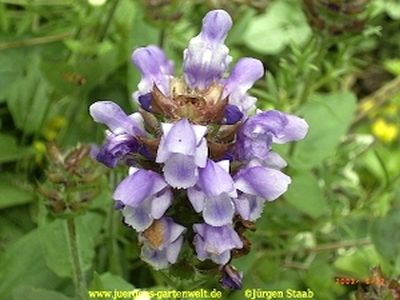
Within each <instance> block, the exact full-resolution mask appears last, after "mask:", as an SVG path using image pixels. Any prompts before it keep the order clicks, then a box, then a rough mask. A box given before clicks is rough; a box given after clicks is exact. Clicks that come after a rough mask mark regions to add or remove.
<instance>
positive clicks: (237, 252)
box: [232, 235, 251, 258]
mask: <svg viewBox="0 0 400 300" xmlns="http://www.w3.org/2000/svg"><path fill="white" fill-rule="evenodd" d="M240 239H241V240H242V242H243V247H242V248H241V249H233V250H232V257H233V258H237V257H241V256H244V255H247V254H249V252H250V249H251V242H250V240H249V239H248V238H247V237H245V236H243V235H240Z"/></svg>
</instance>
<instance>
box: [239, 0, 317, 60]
mask: <svg viewBox="0 0 400 300" xmlns="http://www.w3.org/2000/svg"><path fill="white" fill-rule="evenodd" d="M310 35H311V29H310V27H309V26H308V24H307V21H306V19H305V17H304V14H303V12H302V9H301V7H300V2H299V1H283V0H281V1H275V2H273V3H272V4H271V5H270V6H269V8H268V10H267V11H266V13H265V14H263V15H260V16H257V17H255V18H253V21H252V22H251V23H250V24H249V26H248V28H247V30H246V31H245V33H244V40H245V43H246V45H247V46H249V47H250V48H252V49H253V50H255V51H257V52H260V53H263V54H276V53H279V52H280V51H282V50H283V49H284V48H285V47H286V46H287V45H288V44H289V43H291V42H293V43H294V44H296V45H302V44H304V43H305V42H306V41H307V40H308V39H309V37H310Z"/></svg>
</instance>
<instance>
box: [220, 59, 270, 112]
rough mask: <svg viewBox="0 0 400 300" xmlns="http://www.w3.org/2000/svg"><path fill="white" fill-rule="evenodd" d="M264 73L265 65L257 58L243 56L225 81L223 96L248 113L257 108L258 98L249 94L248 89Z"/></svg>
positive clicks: (231, 103)
mask: <svg viewBox="0 0 400 300" xmlns="http://www.w3.org/2000/svg"><path fill="white" fill-rule="evenodd" d="M263 75H264V66H263V65H262V63H261V62H260V61H259V60H258V59H255V58H250V57H244V58H241V59H240V60H239V61H238V62H237V64H236V65H235V67H234V68H233V69H232V71H231V73H230V75H229V77H228V78H227V79H226V81H225V85H224V93H223V95H222V97H223V98H225V97H228V99H229V104H230V105H235V106H236V107H238V109H239V110H240V111H241V112H243V113H245V114H248V113H249V112H250V111H251V110H254V109H255V103H256V101H257V99H256V98H255V97H252V96H249V95H248V94H247V91H248V90H249V89H250V88H251V87H252V86H253V84H254V82H256V81H257V80H258V79H260V78H261V77H262V76H263Z"/></svg>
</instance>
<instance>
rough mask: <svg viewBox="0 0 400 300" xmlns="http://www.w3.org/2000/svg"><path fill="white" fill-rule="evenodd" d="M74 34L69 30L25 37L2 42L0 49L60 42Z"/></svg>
mask: <svg viewBox="0 0 400 300" xmlns="http://www.w3.org/2000/svg"><path fill="white" fill-rule="evenodd" d="M72 35H73V34H72V33H70V32H67V33H61V34H56V35H48V36H41V37H35V38H30V39H25V40H19V41H11V42H7V43H2V44H0V51H1V50H7V49H13V48H22V47H30V46H37V45H43V44H49V43H55V42H60V41H63V40H65V39H67V38H70V37H72Z"/></svg>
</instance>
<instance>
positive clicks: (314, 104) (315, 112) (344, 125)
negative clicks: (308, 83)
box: [293, 92, 356, 167]
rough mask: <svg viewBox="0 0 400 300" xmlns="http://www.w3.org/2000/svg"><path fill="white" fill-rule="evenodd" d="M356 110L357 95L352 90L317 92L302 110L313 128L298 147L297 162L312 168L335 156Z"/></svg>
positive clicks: (295, 161)
mask: <svg viewBox="0 0 400 300" xmlns="http://www.w3.org/2000/svg"><path fill="white" fill-rule="evenodd" d="M355 110H356V97H355V96H354V94H352V93H351V92H336V93H331V94H326V95H323V94H318V95H317V94H316V95H313V96H312V97H311V99H310V101H309V102H308V103H307V104H305V105H304V106H303V107H302V108H301V109H300V111H299V113H298V114H299V115H301V116H302V117H303V118H304V119H305V120H306V121H307V123H308V125H309V126H310V128H309V132H308V134H307V136H306V138H305V139H304V140H303V141H300V142H298V143H297V144H296V146H295V152H294V156H293V160H294V163H300V164H304V165H306V166H309V167H312V166H317V165H319V164H320V163H321V162H322V161H323V160H324V159H326V158H328V157H330V156H332V155H334V154H335V152H336V148H337V146H338V145H339V143H340V141H341V138H342V136H344V135H345V134H346V132H347V130H348V128H349V126H350V124H351V121H352V117H353V114H354V112H355Z"/></svg>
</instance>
